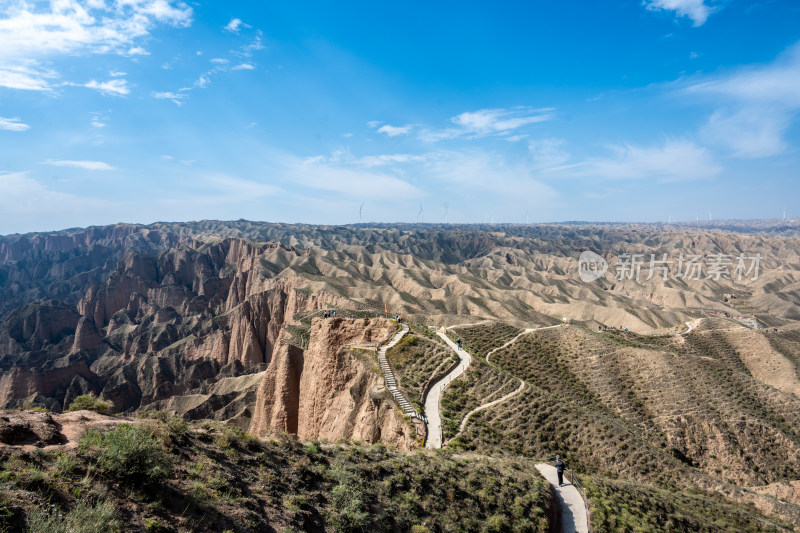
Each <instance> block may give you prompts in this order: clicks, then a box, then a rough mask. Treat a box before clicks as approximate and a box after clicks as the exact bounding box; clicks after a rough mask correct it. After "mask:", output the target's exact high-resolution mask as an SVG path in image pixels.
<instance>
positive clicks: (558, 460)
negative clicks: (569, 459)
mask: <svg viewBox="0 0 800 533" xmlns="http://www.w3.org/2000/svg"><path fill="white" fill-rule="evenodd" d="M555 466H556V473H557V474H558V486H559V487H560V486H561V485H563V484H564V469H565V468H567V467H566V465H564V462H563V461H562V460H561V457H559V456H557V455H556V464H555Z"/></svg>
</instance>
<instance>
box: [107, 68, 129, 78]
mask: <svg viewBox="0 0 800 533" xmlns="http://www.w3.org/2000/svg"><path fill="white" fill-rule="evenodd" d="M108 75H109V76H111V77H112V78H119V77H121V76H127V75H128V74H127V72H121V71H119V70H112V71H110V72H109V73H108Z"/></svg>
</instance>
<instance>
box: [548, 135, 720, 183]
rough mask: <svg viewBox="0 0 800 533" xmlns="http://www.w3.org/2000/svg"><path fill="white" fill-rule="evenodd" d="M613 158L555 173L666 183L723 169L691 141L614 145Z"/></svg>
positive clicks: (710, 174) (568, 167)
mask: <svg viewBox="0 0 800 533" xmlns="http://www.w3.org/2000/svg"><path fill="white" fill-rule="evenodd" d="M610 149H611V151H612V152H613V154H614V155H613V156H612V157H606V158H592V159H588V160H586V161H584V162H582V163H577V164H574V165H565V166H561V167H555V168H552V169H550V172H552V173H553V175H555V176H558V175H564V176H567V177H583V178H590V179H591V178H601V179H604V180H607V179H611V180H616V179H651V180H657V181H662V182H669V181H684V180H695V179H707V178H713V177H715V176H716V175H717V174H719V173H720V172H721V171H722V167H721V166H719V165H718V164H717V163H716V162H715V161H714V159H713V157H712V156H711V154H710V153H709V152H708V150H707V149H706V148H703V147H700V146H697V145H696V144H694V143H693V142H691V141H688V140H669V141H667V142H665V143H664V144H663V145H662V146H649V147H639V146H632V145H630V144H626V145H622V146H611V147H610Z"/></svg>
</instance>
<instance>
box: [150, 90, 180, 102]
mask: <svg viewBox="0 0 800 533" xmlns="http://www.w3.org/2000/svg"><path fill="white" fill-rule="evenodd" d="M186 96H187V94H186V92H181V91H178V92H170V91H163V92H154V93H153V98H159V99H162V100H172V101H173V102H174V103H175V104H177V105H182V104H183V99H184V98H186Z"/></svg>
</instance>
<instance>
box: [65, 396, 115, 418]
mask: <svg viewBox="0 0 800 533" xmlns="http://www.w3.org/2000/svg"><path fill="white" fill-rule="evenodd" d="M110 408H111V404H109V403H108V402H106V401H103V400H101V399H100V398H97V397H95V396H94V395H93V394H82V395H80V396H78V397H77V398H75V399H74V400H72V403H70V404H69V408H67V411H81V410H87V411H95V412H97V413H100V414H105V413H107V412H108V410H109V409H110Z"/></svg>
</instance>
